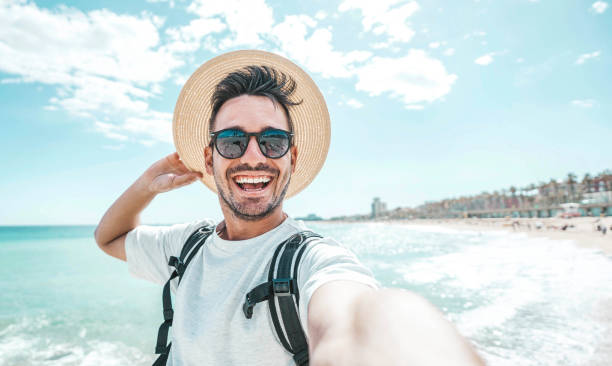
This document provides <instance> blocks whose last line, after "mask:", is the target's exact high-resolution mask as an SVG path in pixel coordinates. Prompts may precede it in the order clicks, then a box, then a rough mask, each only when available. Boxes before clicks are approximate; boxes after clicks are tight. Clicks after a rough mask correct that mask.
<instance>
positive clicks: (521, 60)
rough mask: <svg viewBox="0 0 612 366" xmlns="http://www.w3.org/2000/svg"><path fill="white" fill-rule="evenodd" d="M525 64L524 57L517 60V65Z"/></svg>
mask: <svg viewBox="0 0 612 366" xmlns="http://www.w3.org/2000/svg"><path fill="white" fill-rule="evenodd" d="M523 62H525V59H524V58H522V57H519V58H517V59H516V63H517V64H522V63H523Z"/></svg>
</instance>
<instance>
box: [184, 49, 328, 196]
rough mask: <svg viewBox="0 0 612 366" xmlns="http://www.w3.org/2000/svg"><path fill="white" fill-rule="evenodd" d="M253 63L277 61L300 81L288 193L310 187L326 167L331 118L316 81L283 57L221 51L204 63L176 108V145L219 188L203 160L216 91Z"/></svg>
mask: <svg viewBox="0 0 612 366" xmlns="http://www.w3.org/2000/svg"><path fill="white" fill-rule="evenodd" d="M249 65H258V66H269V67H272V68H274V69H276V70H277V71H280V72H282V73H284V74H285V75H288V76H290V77H292V78H293V80H295V82H296V84H297V87H296V89H295V92H294V94H293V96H292V100H294V101H300V100H301V101H302V103H301V104H298V105H295V106H291V107H289V113H290V114H291V121H292V123H293V129H294V131H293V132H294V134H295V136H294V140H293V141H294V144H295V145H296V146H297V149H298V159H297V163H296V167H295V172H294V173H293V174H292V175H291V183H289V188H288V189H287V194H286V196H285V197H286V198H289V197H291V196H293V195H295V194H297V193H298V192H300V191H301V190H303V189H304V188H306V187H307V186H308V185H309V184H310V182H312V180H313V179H314V177H315V176H316V175H317V174H318V173H319V170H321V167H323V163H324V162H325V158H326V157H327V151H328V150H329V140H330V121H329V113H328V111H327V105H326V104H325V100H324V99H323V95H322V94H321V91H320V90H319V88H318V87H317V85H316V84H315V83H314V81H313V80H312V79H311V78H310V76H308V74H306V73H305V72H304V70H302V69H301V68H299V67H298V66H297V65H296V64H294V63H293V62H291V61H289V60H287V59H286V58H284V57H281V56H278V55H275V54H273V53H269V52H264V51H257V50H242V51H234V52H229V53H225V54H223V55H220V56H217V57H215V58H213V59H211V60H209V61H208V62H206V63H205V64H203V65H202V66H200V67H199V68H198V69H197V70H196V71H195V72H194V73H193V75H191V77H190V78H189V80H187V82H186V83H185V86H183V89H182V90H181V94H180V95H179V97H178V101H177V102H176V107H175V108H174V119H173V121H172V134H173V136H174V145H175V146H176V151H177V152H178V154H179V156H180V157H181V160H182V161H183V163H184V164H185V166H187V168H189V169H190V170H192V171H199V172H202V173H203V178H202V179H201V181H202V183H204V184H205V185H206V186H207V187H208V188H210V189H211V190H212V191H213V192H217V187H216V185H215V181H214V178H213V177H212V176H211V175H208V174H207V173H206V165H205V161H204V149H205V148H206V147H207V146H208V144H209V142H210V132H209V130H208V121H209V119H210V115H211V112H212V104H211V97H212V94H213V92H214V90H215V87H216V86H217V84H218V83H219V82H220V81H221V80H222V79H223V78H224V77H226V76H227V75H228V74H229V73H231V72H234V71H237V70H239V69H242V68H244V67H245V66H249Z"/></svg>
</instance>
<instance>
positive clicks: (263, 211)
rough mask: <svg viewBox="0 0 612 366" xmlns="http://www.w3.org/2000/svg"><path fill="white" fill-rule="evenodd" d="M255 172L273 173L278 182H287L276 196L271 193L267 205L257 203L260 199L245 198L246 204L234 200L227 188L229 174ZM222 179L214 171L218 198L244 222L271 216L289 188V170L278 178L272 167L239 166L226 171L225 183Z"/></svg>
mask: <svg viewBox="0 0 612 366" xmlns="http://www.w3.org/2000/svg"><path fill="white" fill-rule="evenodd" d="M255 170H257V171H267V172H271V173H275V175H276V177H277V179H278V180H280V181H281V182H282V181H283V180H286V181H287V182H286V183H285V185H284V186H283V188H282V189H281V191H280V193H279V194H278V195H274V192H273V195H272V199H271V200H270V201H269V202H267V203H265V202H261V203H260V202H258V201H260V200H261V198H247V199H246V202H244V201H239V200H237V199H236V197H235V196H234V194H233V192H232V190H231V189H230V188H229V186H230V185H231V179H230V177H229V176H230V175H231V174H233V173H238V172H241V171H255ZM213 171H214V165H213ZM222 177H223V174H218V173H217V172H216V171H214V178H215V184H216V186H217V192H219V196H220V197H221V199H222V200H223V202H225V204H226V205H227V207H229V209H230V210H231V211H232V213H233V214H234V216H235V217H237V218H239V219H241V220H244V221H258V220H261V219H263V218H265V217H268V216H269V215H271V214H272V212H274V210H275V209H276V208H278V207H279V206H280V205H281V203H282V202H283V200H284V199H285V194H286V193H287V189H288V188H289V183H290V182H291V170H287V172H286V173H285V175H283V176H282V177H280V176H279V175H278V170H277V169H273V168H272V167H270V166H267V165H263V164H258V165H257V166H256V167H255V168H251V167H249V166H248V165H239V166H236V167H234V168H231V169H228V170H227V172H226V174H225V181H223V178H222ZM225 182H227V183H228V184H224V183H225ZM270 188H273V187H270Z"/></svg>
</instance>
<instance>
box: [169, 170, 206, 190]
mask: <svg viewBox="0 0 612 366" xmlns="http://www.w3.org/2000/svg"><path fill="white" fill-rule="evenodd" d="M201 177H202V173H200V172H191V173H187V174H183V175H175V176H174V179H173V182H172V186H173V188H178V187H182V186H186V185H188V184H191V183H193V182H195V181H196V180H197V179H199V178H201Z"/></svg>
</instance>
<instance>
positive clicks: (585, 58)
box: [576, 51, 601, 65]
mask: <svg viewBox="0 0 612 366" xmlns="http://www.w3.org/2000/svg"><path fill="white" fill-rule="evenodd" d="M599 55H601V51H595V52H591V53H585V54H583V55H580V57H578V59H576V65H582V64H584V63H585V62H587V61H588V60H590V59H594V58H598V57H599Z"/></svg>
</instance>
